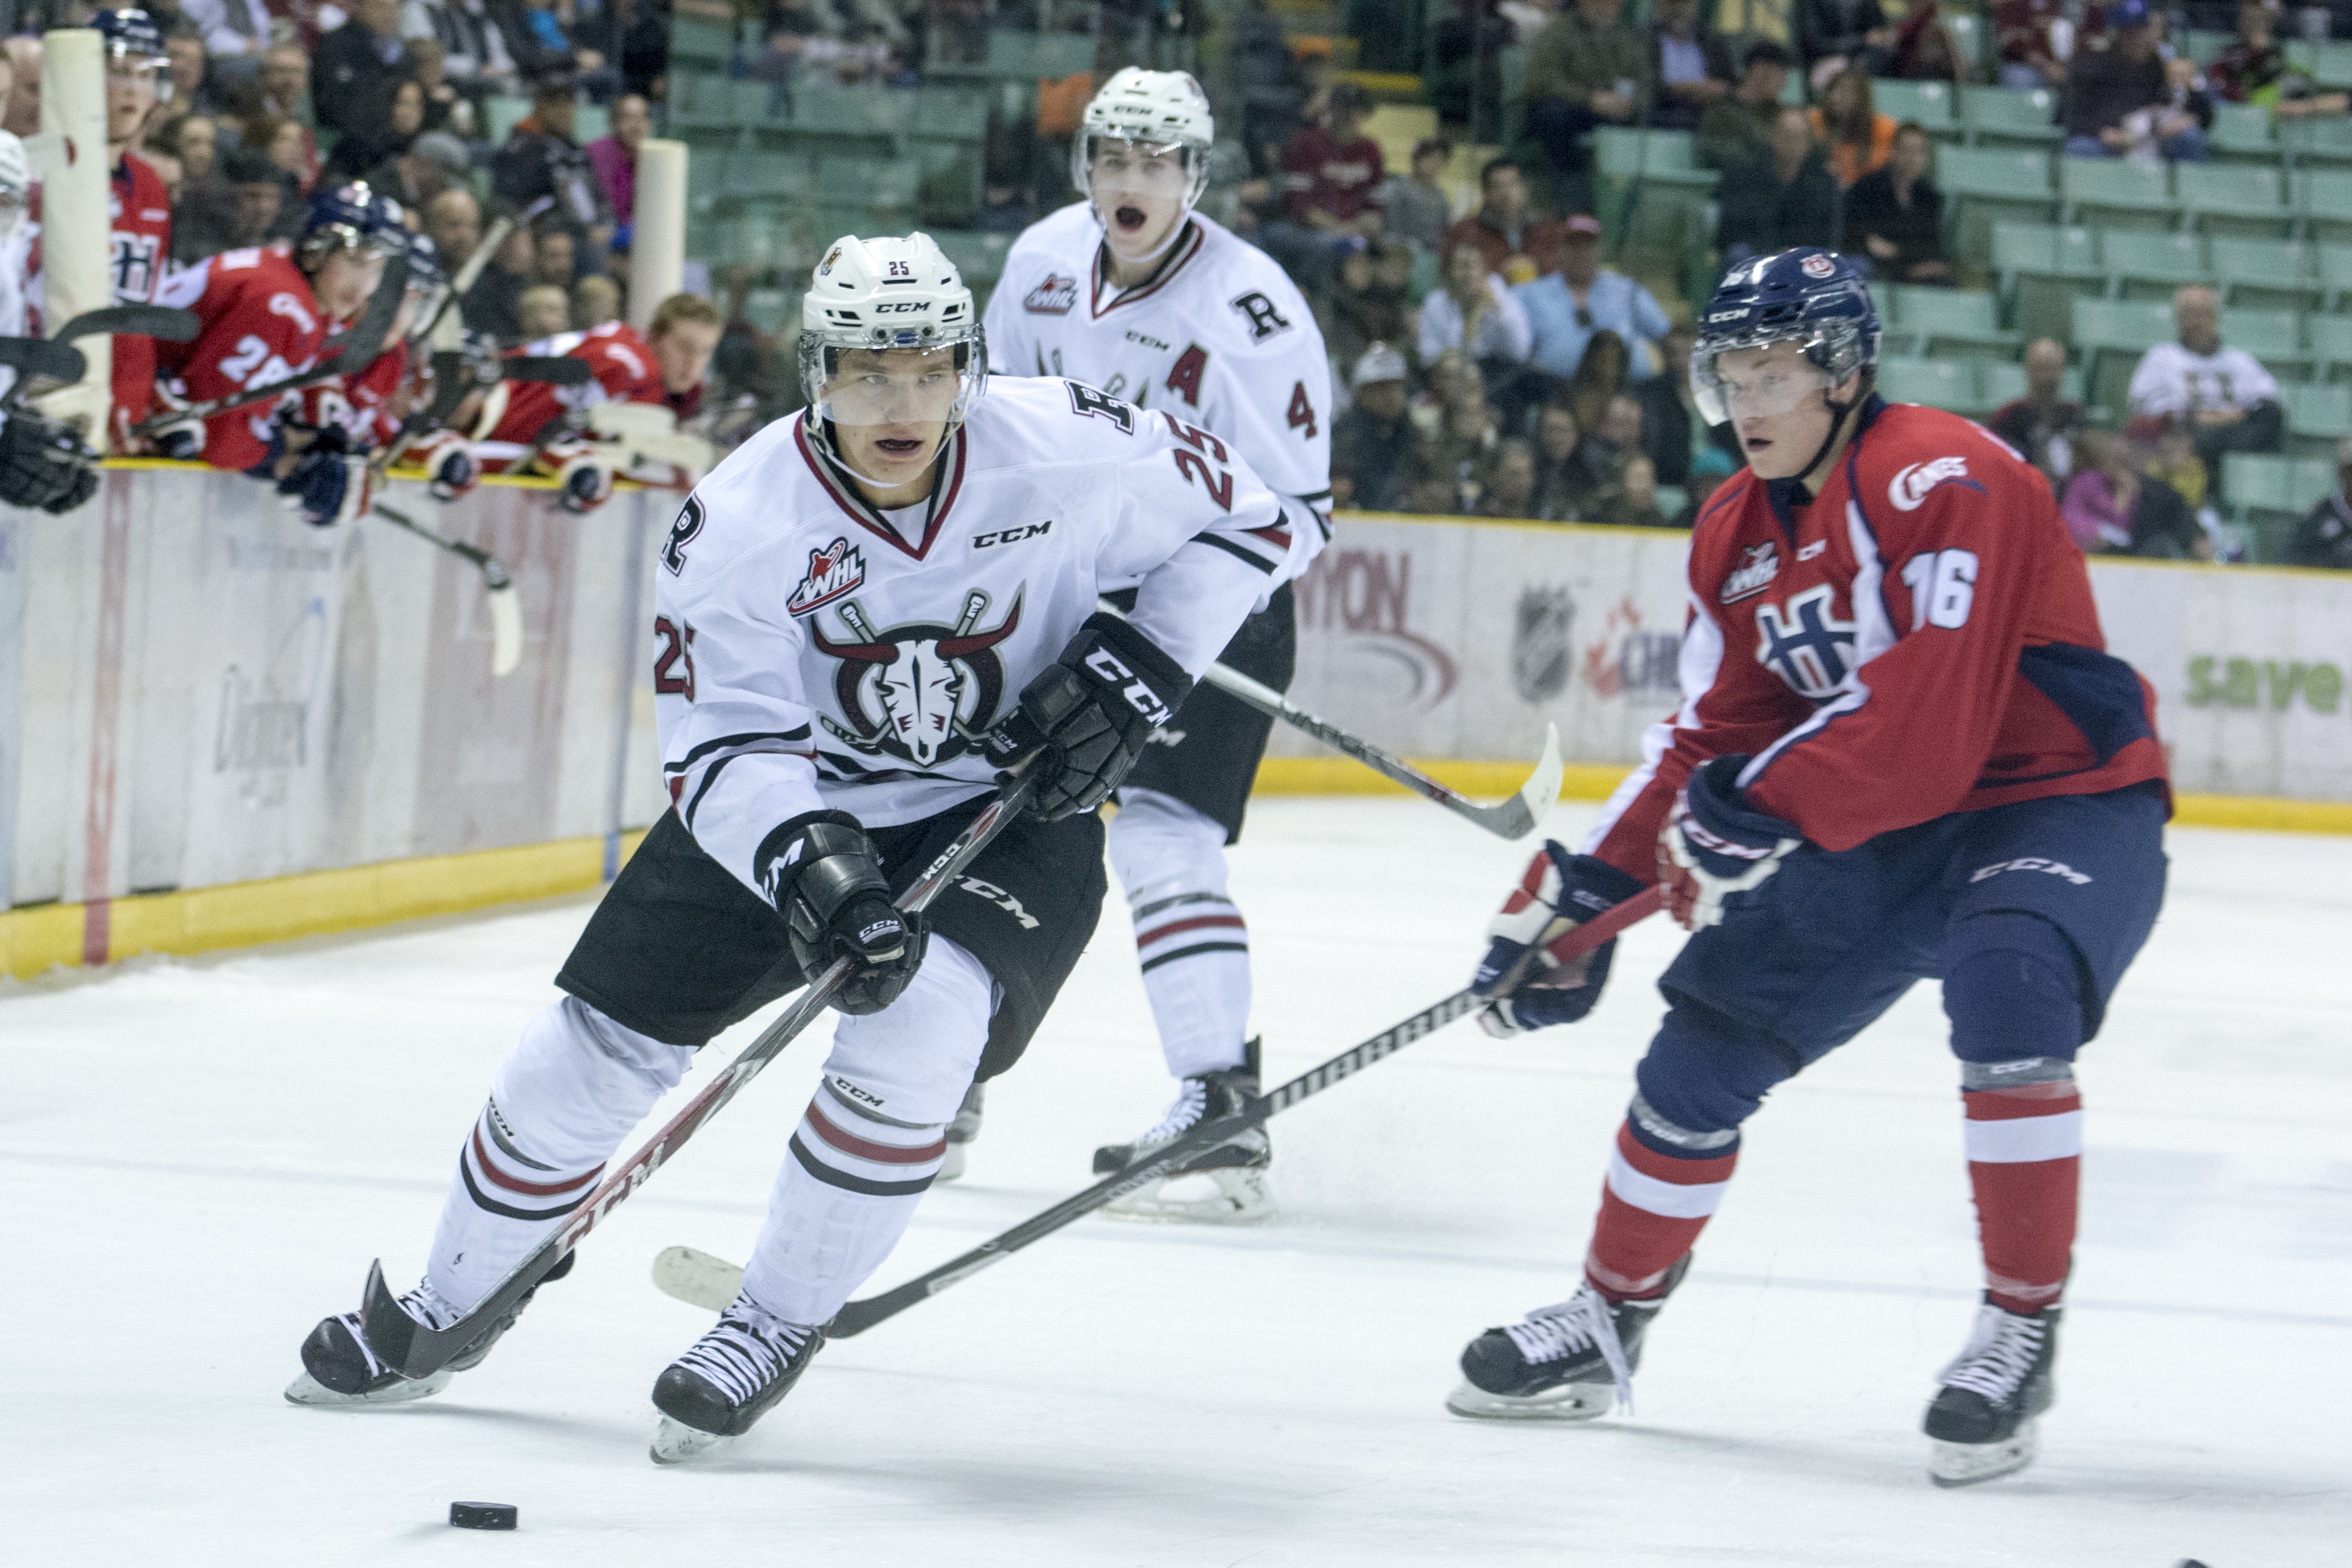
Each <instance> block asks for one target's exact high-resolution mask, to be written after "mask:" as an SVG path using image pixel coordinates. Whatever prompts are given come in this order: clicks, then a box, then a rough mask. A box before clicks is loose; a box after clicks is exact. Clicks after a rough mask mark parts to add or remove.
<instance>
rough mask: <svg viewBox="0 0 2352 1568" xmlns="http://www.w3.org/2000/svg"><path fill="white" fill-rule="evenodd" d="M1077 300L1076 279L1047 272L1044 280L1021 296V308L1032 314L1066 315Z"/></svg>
mask: <svg viewBox="0 0 2352 1568" xmlns="http://www.w3.org/2000/svg"><path fill="white" fill-rule="evenodd" d="M1077 302H1078V280H1077V279H1075V278H1062V277H1057V276H1055V274H1053V273H1051V272H1048V273H1047V274H1045V281H1044V282H1043V283H1040V284H1038V285H1037V287H1035V288H1034V289H1030V290H1029V292H1028V293H1026V294H1024V295H1023V296H1022V297H1021V308H1022V309H1023V310H1026V311H1028V312H1029V313H1030V314H1031V315H1033V316H1066V315H1068V314H1069V313H1070V307H1071V306H1073V305H1075V304H1076V303H1077Z"/></svg>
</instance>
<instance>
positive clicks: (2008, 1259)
mask: <svg viewBox="0 0 2352 1568" xmlns="http://www.w3.org/2000/svg"><path fill="white" fill-rule="evenodd" d="M1961 1082H1962V1086H1963V1087H1962V1090H1961V1094H1960V1099H1961V1100H1962V1101H1963V1102H1964V1103H1965V1105H1966V1106H1967V1111H1968V1151H1969V1186H1970V1188H1971V1189H1973V1191H1974V1193H1975V1196H1976V1204H1977V1235H1978V1237H1979V1240H1980V1241H1981V1242H1982V1243H1983V1246H1984V1261H1985V1288H1986V1290H1987V1292H1988V1294H1989V1295H1990V1298H1991V1300H1992V1302H1993V1304H1994V1305H1995V1306H1998V1307H2001V1308H2005V1309H2006V1310H2010V1311H2012V1312H2026V1313H2032V1312H2038V1311H2040V1310H2042V1308H2044V1307H2047V1306H2051V1305H2053V1303H2055V1302H2056V1301H2057V1300H2058V1295H2059V1292H2060V1291H2061V1290H2063V1289H2065V1285H2066V1270H2067V1267H2068V1265H2069V1263H2070V1261H2071V1260H2072V1258H2073V1254H2074V1207H2075V1194H2076V1188H2077V1186H2078V1184H2079V1181H2080V1177H2081V1173H2082V1163H2083V1162H2082V1153H2083V1097H2082V1094H2081V1091H2080V1090H2078V1089H2076V1088H2075V1086H2074V1068H2072V1067H2071V1066H2069V1065H2068V1064H2067V1063H2066V1062H2064V1061H2062V1060H2059V1059H2057V1058H2047V1057H2045V1058H2034V1059H2031V1060H2028V1061H2022V1062H1994V1063H1990V1064H1987V1063H1977V1062H1969V1063H1966V1064H1964V1070H1963V1076H1962V1079H1961Z"/></svg>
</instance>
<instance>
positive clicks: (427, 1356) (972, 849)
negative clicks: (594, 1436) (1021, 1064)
mask: <svg viewBox="0 0 2352 1568" xmlns="http://www.w3.org/2000/svg"><path fill="white" fill-rule="evenodd" d="M1036 788H1037V778H1036V775H1035V774H1034V773H1028V774H1024V775H1021V776H1016V777H1014V778H1013V779H1012V780H1011V781H1009V782H1008V783H1006V784H1004V785H1003V787H1002V788H1001V789H999V790H998V791H997V794H996V798H995V799H993V800H992V801H990V802H989V803H988V804H987V805H984V806H982V808H981V810H980V815H979V816H975V817H973V818H972V819H971V823H970V824H969V825H967V826H965V828H964V830H963V831H962V832H961V833H959V834H958V835H956V837H955V839H954V841H953V842H952V843H950V844H949V845H948V847H946V848H944V849H942V850H940V852H939V854H938V855H937V856H936V857H934V858H932V860H931V863H930V864H929V866H926V867H924V868H923V871H922V875H920V876H919V877H917V878H916V879H915V880H914V882H913V883H912V884H911V885H910V886H909V887H908V889H907V890H906V891H905V892H903V893H901V894H899V895H898V908H900V909H902V910H914V911H919V910H924V909H927V908H929V906H930V903H931V900H934V899H936V898H938V897H939V896H940V893H942V892H943V891H945V890H946V889H947V888H948V886H949V884H950V883H951V882H952V881H953V880H954V879H956V878H957V877H958V876H959V875H961V873H962V871H963V868H965V867H966V866H968V865H970V864H971V861H972V858H973V857H975V856H977V855H978V854H979V853H980V852H981V851H982V849H984V848H986V847H988V843H989V841H990V840H991V839H992V838H994V837H996V835H997V834H998V833H999V832H1001V831H1002V830H1003V828H1004V826H1006V825H1007V824H1008V823H1010V822H1011V821H1012V820H1013V818H1014V817H1016V816H1019V815H1020V814H1021V813H1022V811H1023V810H1024V809H1025V808H1026V807H1027V806H1028V804H1029V797H1030V796H1031V795H1033V794H1034V793H1035V791H1036ZM849 971H850V962H849V960H848V959H846V958H841V959H835V961H834V962H833V963H832V964H831V965H829V966H828V967H827V968H826V969H825V971H824V973H822V974H820V975H818V976H817V977H816V978H815V979H814V981H812V982H811V983H810V984H809V985H808V987H807V988H806V989H805V990H803V992H802V993H801V994H800V997H799V999H798V1000H796V1001H795V1002H793V1005H791V1006H789V1007H787V1008H785V1009H784V1012H783V1015H782V1016H781V1017H779V1018H778V1019H777V1020H776V1021H775V1022H774V1023H772V1024H771V1025H769V1026H767V1027H766V1028H765V1029H763V1030H761V1032H760V1037H759V1038H758V1039H756V1040H753V1041H752V1042H751V1044H750V1045H748V1046H746V1047H743V1049H742V1051H741V1053H740V1055H738V1056H737V1057H736V1058H735V1059H734V1060H733V1061H730V1062H729V1063H728V1064H727V1065H726V1066H725V1067H723V1068H719V1075H718V1076H717V1077H716V1078H714V1079H711V1081H710V1082H709V1083H708V1084H705V1085H704V1086H703V1088H702V1089H701V1091H700V1092H699V1093H698V1094H696V1095H695V1096H694V1098H693V1099H691V1100H688V1101H687V1102H686V1105H685V1106H684V1107H683V1108H682V1109H681V1110H679V1111H678V1113H677V1115H676V1116H674V1117H672V1118H670V1120H669V1122H668V1124H667V1125H666V1126H665V1127H663V1128H662V1130H661V1131H659V1132H656V1133H655V1134H654V1136H653V1138H652V1140H651V1141H650V1142H647V1143H646V1145H645V1146H644V1147H643V1148H641V1149H639V1150H638V1151H637V1152H635V1154H633V1155H631V1156H630V1157H629V1159H628V1161H627V1163H625V1164H622V1165H620V1166H618V1167H615V1168H613V1170H612V1173H611V1174H610V1175H608V1176H606V1177H605V1178H604V1182H603V1183H602V1184H600V1185H599V1186H598V1187H597V1188H596V1190H595V1191H594V1192H593V1193H591V1194H588V1196H587V1197H586V1198H585V1199H583V1201H582V1203H581V1205H580V1206H579V1207H578V1208H576V1209H573V1210H572V1213H571V1214H570V1215H567V1216H566V1217H565V1219H564V1221H563V1223H562V1225H560V1226H556V1228H555V1230H554V1231H553V1232H552V1233H551V1234H550V1235H549V1237H547V1239H546V1240H544V1241H542V1242H541V1243H540V1244H539V1247H538V1248H537V1249H536V1250H535V1251H533V1252H532V1253H531V1254H530V1256H529V1257H527V1258H524V1259H523V1260H522V1261H521V1262H520V1263H518V1264H516V1265H515V1266H514V1267H513V1268H511V1269H509V1270H508V1272H507V1277H506V1278H505V1279H501V1280H500V1281H499V1284H498V1286H497V1288H496V1289H493V1290H492V1291H491V1292H490V1293H489V1295H488V1296H487V1297H485V1298H484V1299H483V1300H482V1301H481V1302H480V1303H479V1304H478V1305H477V1306H476V1307H475V1308H474V1310H472V1311H470V1312H467V1314H466V1315H465V1316H464V1317H462V1318H459V1319H457V1321H454V1322H452V1323H450V1324H449V1325H448V1326H447V1327H446V1328H440V1329H428V1328H426V1327H425V1325H424V1324H422V1323H420V1322H418V1321H416V1320H415V1319H414V1318H412V1317H410V1316H409V1315H408V1314H407V1313H406V1312H404V1311H402V1310H401V1309H400V1300H399V1298H397V1297H395V1296H394V1294H393V1293H392V1288H391V1287H390V1286H388V1285H386V1284H385V1283H384V1280H383V1263H382V1262H381V1261H378V1262H376V1263H373V1264H371V1265H370V1266H369V1268H368V1279H367V1291H366V1294H365V1296H364V1297H363V1298H362V1301H361V1305H360V1321H361V1324H362V1333H364V1334H365V1336H366V1338H367V1342H368V1348H369V1349H371V1350H373V1351H374V1352H375V1353H376V1357H377V1359H378V1360H380V1361H382V1362H383V1363H384V1365H385V1366H387V1367H389V1368H390V1369H391V1370H393V1371H394V1372H396V1373H400V1374H401V1375H402V1376H403V1377H408V1378H419V1377H430V1376H432V1375H433V1374H434V1373H436V1372H438V1371H440V1370H441V1369H442V1368H443V1367H445V1366H446V1365H448V1364H449V1363H450V1361H451V1360H452V1359H453V1358H454V1357H456V1356H457V1354H459V1353H460V1352H463V1351H464V1350H465V1349H466V1348H467V1346H468V1345H470V1344H472V1343H473V1342H475V1341H477V1340H478V1339H480V1338H481V1337H482V1334H483V1332H484V1331H486V1330H487V1329H488V1326H489V1325H490V1324H492V1323H495V1322H497V1321H499V1319H500V1318H502V1317H504V1316H505V1315H506V1314H508V1313H509V1312H511V1311H513V1310H515V1309H516V1308H517V1306H518V1305H519V1304H520V1302H521V1300H522V1299H523V1298H524V1297H525V1296H527V1295H529V1294H530V1292H531V1290H532V1289H534V1288H536V1287H537V1286H538V1284H539V1282H540V1281H541V1279H546V1278H547V1276H548V1273H549V1271H550V1270H551V1269H553V1268H554V1267H555V1266H556V1265H557V1264H558V1263H560V1262H562V1260H563V1258H564V1256H565V1255H566V1254H568V1253H569V1252H571V1250H572V1248H573V1247H576V1246H578V1245H579V1244H580V1240H581V1238H582V1237H584V1236H586V1235H587V1234H588V1233H589V1232H590V1231H592V1230H593V1229H595V1228H596V1226H598V1225H600V1224H601V1223H603V1221H604V1216H605V1215H608V1214H610V1213H612V1212H613V1210H614V1208H615V1207H617V1206H618V1205H620V1204H622V1203H623V1202H624V1201H625V1200H626V1199H627V1198H628V1196H629V1194H632V1193H634V1192H635V1191H636V1190H637V1189H638V1188H639V1187H641V1186H643V1185H644V1184H646V1180H647V1178H649V1177H651V1176H652V1175H653V1173H655V1172H656V1171H657V1170H659V1169H660V1168H661V1166H662V1163H663V1162H664V1161H666V1160H667V1159H668V1158H669V1157H670V1156H671V1155H672V1154H674V1153H676V1152H677V1151H678V1149H679V1148H681V1147H682V1146H684V1144H685V1143H686V1141H687V1140H688V1139H689V1138H691V1137H693V1136H694V1134H695V1133H696V1131H698V1130H699V1129H700V1128H701V1126H702V1124H703V1123H704V1122H706V1121H709V1120H710V1119H711V1118H712V1117H714V1116H716V1115H718V1114H719V1111H720V1110H723V1109H725V1107H726V1104H727V1102H728V1101H729V1100H732V1099H734V1098H735V1096H736V1094H737V1093H738V1092H739V1091H740V1089H742V1088H743V1086H744V1085H745V1084H747V1083H749V1082H751V1079H753V1078H755V1077H757V1076H758V1075H759V1073H760V1070H761V1068H765V1067H766V1066H767V1065H768V1064H769V1063H770V1062H771V1061H772V1060H774V1059H775V1058H776V1057H777V1056H778V1055H780V1054H781V1053H782V1050H783V1048H784V1047H786V1046H788V1045H790V1044H792V1043H793V1037H796V1036H797V1035H799V1034H800V1033H801V1031H802V1030H803V1029H805V1028H807V1027H808V1026H809V1025H810V1023H811V1022H813V1021H814V1019H815V1018H816V1016H818V1015H819V1014H821V1013H823V1012H824V1009H825V1005H826V1004H827V1003H829V1002H831V1001H832V1000H833V996H834V993H835V992H837V991H839V990H840V989H841V987H842V986H843V985H844V984H847V982H848V980H849Z"/></svg>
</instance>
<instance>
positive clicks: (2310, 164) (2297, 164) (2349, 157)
mask: <svg viewBox="0 0 2352 1568" xmlns="http://www.w3.org/2000/svg"><path fill="white" fill-rule="evenodd" d="M2278 143H2279V152H2280V153H2282V154H2283V155H2284V157H2285V159H2286V162H2287V166H2288V167H2289V168H2292V169H2298V170H2300V169H2337V170H2341V169H2347V168H2352V121H2343V120H2287V121H2280V122H2279V126H2278Z"/></svg>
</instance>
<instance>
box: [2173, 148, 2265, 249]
mask: <svg viewBox="0 0 2352 1568" xmlns="http://www.w3.org/2000/svg"><path fill="white" fill-rule="evenodd" d="M2173 193H2174V195H2176V196H2177V197H2178V198H2179V206H2180V208H2181V210H2182V211H2184V212H2185V213H2187V214H2188V217H2189V227H2191V228H2201V229H2203V230H2204V231H2205V232H2206V233H2208V234H2242V235H2250V236H2253V237H2258V238H2263V239H2284V238H2285V237H2286V236H2287V232H2288V231H2289V230H2290V229H2291V228H2292V227H2293V226H2294V221H2295V215H2294V212H2293V211H2292V210H2291V209H2290V208H2289V207H2288V206H2287V205H2286V189H2285V184H2284V181H2283V180H2282V179H2281V178H2280V174H2279V171H2278V170H2276V169H2266V168H2260V167H2255V166H2252V165H2250V164H2245V163H2181V164H2178V165H2176V166H2175V168H2174V171H2173Z"/></svg>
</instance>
